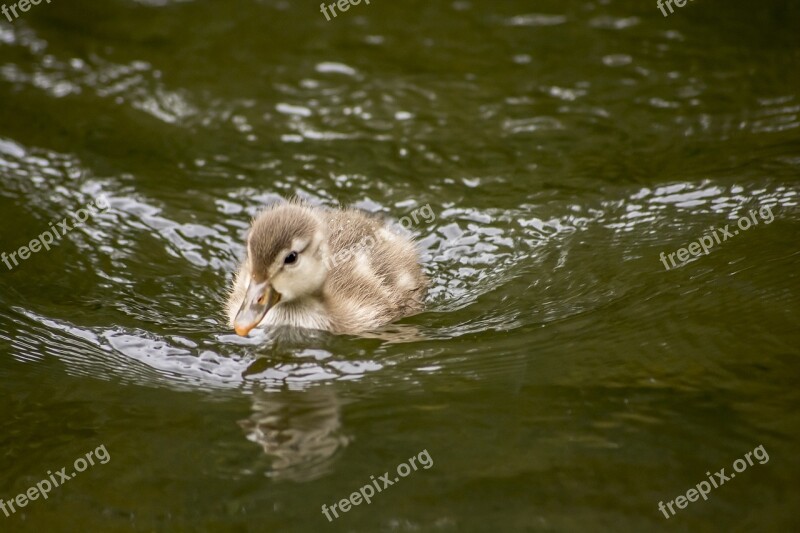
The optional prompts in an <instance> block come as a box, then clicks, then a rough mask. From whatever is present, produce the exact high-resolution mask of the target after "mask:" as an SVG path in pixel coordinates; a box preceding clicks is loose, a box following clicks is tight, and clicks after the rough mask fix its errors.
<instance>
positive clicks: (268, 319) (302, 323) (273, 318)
mask: <svg viewBox="0 0 800 533" xmlns="http://www.w3.org/2000/svg"><path fill="white" fill-rule="evenodd" d="M261 325H267V326H293V327H297V328H308V329H322V330H329V329H331V319H330V314H329V313H328V309H327V308H326V306H325V302H324V300H323V299H322V298H321V297H319V296H318V297H305V298H300V299H297V300H291V301H288V302H280V303H279V304H278V305H276V306H275V307H273V308H272V309H270V311H269V312H268V313H267V314H266V315H265V316H264V319H263V320H262V321H261Z"/></svg>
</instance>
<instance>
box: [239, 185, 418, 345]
mask: <svg viewBox="0 0 800 533" xmlns="http://www.w3.org/2000/svg"><path fill="white" fill-rule="evenodd" d="M427 288H428V279H427V277H426V276H425V274H423V272H422V269H421V267H420V264H419V256H418V254H417V250H416V248H415V246H414V243H413V241H412V240H411V239H410V238H408V237H405V236H403V235H400V234H398V233H396V232H393V231H392V230H390V229H389V228H388V226H387V225H386V223H385V222H384V221H383V220H381V219H379V218H376V217H372V216H369V215H367V214H365V213H362V212H360V211H356V210H353V209H346V210H340V209H327V208H324V207H313V206H310V205H307V204H305V203H303V202H299V201H292V202H287V203H281V204H277V205H274V206H272V207H270V208H267V209H266V210H265V211H264V212H262V213H261V214H260V215H258V216H257V217H256V218H255V219H254V220H253V223H252V226H251V228H250V233H249V236H248V239H247V256H246V258H245V260H244V262H243V263H242V265H241V267H240V268H239V271H238V272H237V274H236V279H235V280H234V283H233V287H232V289H231V292H230V296H229V298H228V302H227V313H228V317H229V320H230V325H231V327H233V329H234V330H235V331H236V333H237V334H239V335H242V336H245V335H247V334H248V333H249V332H250V330H252V329H253V328H254V327H256V326H259V325H263V326H284V325H285V326H295V327H300V328H309V329H319V330H327V331H331V332H333V333H358V332H362V331H366V330H370V329H375V328H378V327H380V326H383V325H385V324H387V323H389V322H392V321H394V320H397V319H399V318H402V317H404V316H408V315H410V314H413V313H416V312H419V311H421V310H422V309H423V307H424V303H423V300H424V298H425V295H426V293H427Z"/></svg>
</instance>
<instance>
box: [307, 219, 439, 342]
mask: <svg viewBox="0 0 800 533" xmlns="http://www.w3.org/2000/svg"><path fill="white" fill-rule="evenodd" d="M327 223H328V253H329V257H328V268H329V274H328V280H327V282H326V284H325V287H324V289H323V291H324V298H325V303H326V307H328V309H329V311H330V315H331V317H330V318H331V322H332V326H333V329H334V330H336V331H339V332H346V331H359V330H365V329H372V328H376V327H379V326H382V325H384V324H387V323H389V322H392V321H394V320H397V319H399V318H402V317H404V316H408V315H411V314H413V313H416V312H419V311H421V310H422V309H423V307H424V298H425V295H426V293H427V289H428V279H427V277H426V276H425V274H424V273H423V272H422V268H421V267H420V264H419V255H418V253H417V249H416V247H415V245H414V242H413V241H412V240H411V239H410V238H409V237H406V236H405V235H401V234H400V233H399V232H396V231H394V230H392V229H391V228H390V227H388V225H387V224H386V222H385V221H384V220H382V219H380V218H377V217H374V216H369V215H366V214H364V213H362V212H360V211H356V210H352V209H351V210H343V211H330V212H328V213H327Z"/></svg>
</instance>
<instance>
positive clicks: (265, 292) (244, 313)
mask: <svg viewBox="0 0 800 533" xmlns="http://www.w3.org/2000/svg"><path fill="white" fill-rule="evenodd" d="M280 301H281V295H280V294H279V293H278V292H277V291H276V290H275V289H273V288H272V285H270V284H269V281H262V282H261V283H257V282H256V281H255V280H251V281H250V285H248V286H247V293H246V294H245V297H244V300H243V301H242V306H241V307H240V308H239V311H238V312H237V313H236V319H235V320H234V321H233V329H234V331H236V334H237V335H241V336H242V337H246V336H247V334H248V333H250V330H251V329H253V328H254V327H256V326H257V325H258V324H259V323H260V322H261V320H262V319H263V318H264V316H265V315H266V314H267V311H269V310H270V309H272V308H273V307H274V306H275V304H277V303H278V302H280Z"/></svg>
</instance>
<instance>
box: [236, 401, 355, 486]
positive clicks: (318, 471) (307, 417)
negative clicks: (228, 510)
mask: <svg viewBox="0 0 800 533" xmlns="http://www.w3.org/2000/svg"><path fill="white" fill-rule="evenodd" d="M239 425H240V426H242V428H244V429H245V431H246V433H247V439H248V440H250V441H252V442H255V443H257V444H260V445H261V447H262V448H264V452H265V453H266V454H267V455H268V456H269V457H270V458H271V459H272V464H271V466H270V471H269V473H268V475H269V476H270V477H274V478H279V479H286V480H291V481H310V480H313V479H317V478H319V477H321V476H322V475H324V474H325V473H327V472H328V471H329V469H330V467H331V466H332V464H333V460H332V458H333V456H334V454H335V453H336V451H337V450H339V449H340V448H342V447H344V446H346V445H347V444H348V442H349V439H348V438H347V437H346V436H345V435H343V434H342V423H341V409H340V404H339V399H338V398H337V397H336V394H335V392H334V389H333V387H331V386H316V387H311V388H307V389H305V390H288V389H285V390H281V391H273V392H269V391H264V390H259V391H254V395H253V414H252V415H250V418H248V419H246V420H242V421H240V422H239Z"/></svg>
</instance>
